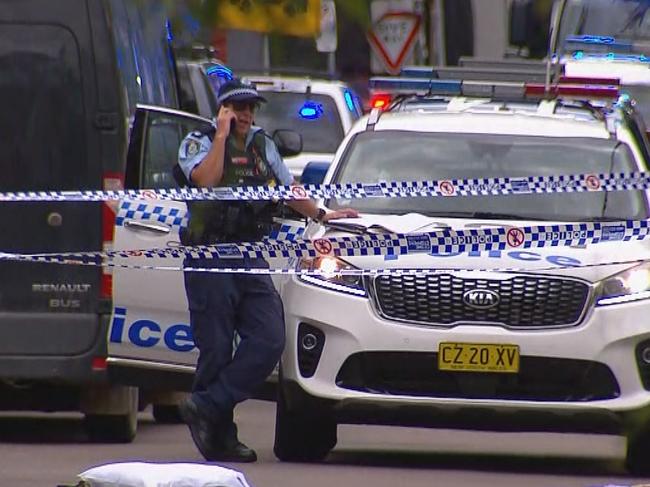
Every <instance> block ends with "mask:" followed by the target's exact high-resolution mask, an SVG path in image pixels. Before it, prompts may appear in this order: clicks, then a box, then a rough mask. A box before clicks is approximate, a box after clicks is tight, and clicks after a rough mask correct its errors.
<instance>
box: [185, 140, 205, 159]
mask: <svg viewBox="0 0 650 487" xmlns="http://www.w3.org/2000/svg"><path fill="white" fill-rule="evenodd" d="M200 149H201V144H200V142H198V141H196V140H193V139H190V140H188V141H187V145H186V146H185V154H186V155H187V157H193V156H195V155H197V154H198V153H199V150H200Z"/></svg>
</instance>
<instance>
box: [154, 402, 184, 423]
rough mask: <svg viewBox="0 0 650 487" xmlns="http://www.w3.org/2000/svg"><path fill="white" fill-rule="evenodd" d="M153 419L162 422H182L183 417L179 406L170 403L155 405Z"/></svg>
mask: <svg viewBox="0 0 650 487" xmlns="http://www.w3.org/2000/svg"><path fill="white" fill-rule="evenodd" d="M152 409H153V419H155V420H156V423H160V424H181V423H183V418H181V413H180V410H179V408H178V406H175V405H168V404H154V405H153V408H152Z"/></svg>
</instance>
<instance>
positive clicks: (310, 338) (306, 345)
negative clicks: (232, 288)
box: [302, 333, 650, 358]
mask: <svg viewBox="0 0 650 487" xmlns="http://www.w3.org/2000/svg"><path fill="white" fill-rule="evenodd" d="M316 345H318V338H316V336H315V335H314V334H312V333H307V334H306V335H305V336H303V337H302V348H303V349H305V350H307V351H308V352H309V351H310V350H313V349H314V348H316ZM648 351H649V352H650V350H648ZM648 357H649V358H650V355H649V356H648Z"/></svg>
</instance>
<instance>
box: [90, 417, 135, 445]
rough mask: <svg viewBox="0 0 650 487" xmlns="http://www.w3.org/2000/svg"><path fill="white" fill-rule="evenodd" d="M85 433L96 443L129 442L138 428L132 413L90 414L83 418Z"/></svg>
mask: <svg viewBox="0 0 650 487" xmlns="http://www.w3.org/2000/svg"><path fill="white" fill-rule="evenodd" d="M85 428H86V433H87V434H88V437H89V438H90V440H91V441H93V442H96V443H131V442H132V441H133V439H134V438H135V434H136V432H137V430H138V416H137V413H134V414H97V415H94V414H91V415H87V416H86V418H85Z"/></svg>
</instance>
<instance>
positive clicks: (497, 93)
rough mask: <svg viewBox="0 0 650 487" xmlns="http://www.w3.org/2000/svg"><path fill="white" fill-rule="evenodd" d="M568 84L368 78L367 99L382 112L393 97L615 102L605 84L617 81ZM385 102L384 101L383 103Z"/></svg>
mask: <svg viewBox="0 0 650 487" xmlns="http://www.w3.org/2000/svg"><path fill="white" fill-rule="evenodd" d="M569 81H570V83H560V84H556V85H551V88H550V91H547V90H546V87H545V85H544V84H543V83H511V82H491V81H453V80H435V79H434V80H427V79H415V78H397V77H395V78H390V77H376V78H371V79H370V81H369V84H370V89H371V90H378V92H376V93H375V94H374V95H373V98H371V106H372V107H373V108H385V107H386V106H387V105H388V104H389V103H390V96H391V95H393V96H394V95H396V94H410V95H431V96H435V95H437V96H467V97H475V98H494V99H502V100H524V99H539V98H548V99H550V98H557V97H572V98H582V99H596V98H608V99H616V98H618V97H619V94H620V93H619V85H618V83H615V84H606V81H618V80H613V79H610V80H601V79H597V80H595V81H596V82H595V83H587V82H585V81H589V80H587V79H583V78H569ZM375 97H376V98H375ZM380 97H383V98H380ZM387 98H388V101H385V100H386V99H387ZM382 100H383V101H382Z"/></svg>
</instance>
